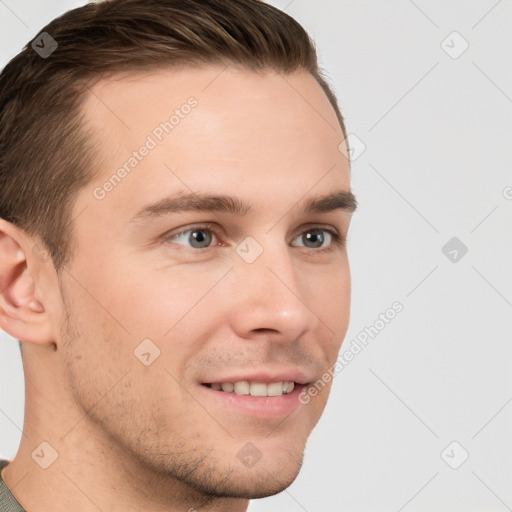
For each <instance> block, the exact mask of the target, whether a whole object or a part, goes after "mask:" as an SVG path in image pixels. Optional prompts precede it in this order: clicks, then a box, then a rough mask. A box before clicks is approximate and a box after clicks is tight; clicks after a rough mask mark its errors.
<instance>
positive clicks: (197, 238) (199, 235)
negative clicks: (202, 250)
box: [191, 230, 208, 245]
mask: <svg viewBox="0 0 512 512" xmlns="http://www.w3.org/2000/svg"><path fill="white" fill-rule="evenodd" d="M204 233H205V231H201V230H198V231H192V233H191V234H192V238H193V241H194V242H198V243H199V244H204V242H205V241H206V242H208V236H205V235H204ZM192 245H193V244H192ZM206 245H208V243H206Z"/></svg>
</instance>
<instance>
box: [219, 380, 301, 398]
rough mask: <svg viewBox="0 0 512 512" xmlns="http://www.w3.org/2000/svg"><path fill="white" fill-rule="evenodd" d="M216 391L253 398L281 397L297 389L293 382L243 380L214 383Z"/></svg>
mask: <svg viewBox="0 0 512 512" xmlns="http://www.w3.org/2000/svg"><path fill="white" fill-rule="evenodd" d="M210 387H211V388H212V389H214V390H215V391H221V390H222V391H224V392H225V393H232V392H234V393H235V394H237V395H251V396H281V395H286V394H288V393H291V392H292V391H293V388H294V387H295V383H294V382H293V381H285V382H271V383H269V384H265V383H264V382H249V381H247V380H241V381H238V382H222V383H219V382H214V383H213V384H211V385H210Z"/></svg>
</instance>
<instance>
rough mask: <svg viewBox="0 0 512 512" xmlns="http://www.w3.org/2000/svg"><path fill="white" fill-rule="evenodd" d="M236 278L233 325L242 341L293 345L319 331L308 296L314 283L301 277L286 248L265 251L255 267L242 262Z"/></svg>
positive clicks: (272, 248) (232, 310)
mask: <svg viewBox="0 0 512 512" xmlns="http://www.w3.org/2000/svg"><path fill="white" fill-rule="evenodd" d="M268 245H269V246H270V244H268ZM232 274H233V275H232V276H231V279H234V280H235V282H234V284H233V288H232V291H233V294H232V302H231V304H230V306H231V307H230V325H231V327H232V329H233V330H234V331H235V332H236V334H237V335H238V336H239V337H241V338H245V339H273V340H276V341H277V340H281V341H288V342H292V341H293V340H296V339H298V338H299V337H301V336H303V335H304V334H305V333H306V332H307V331H314V330H315V329H316V328H317V327H318V325H319V323H320V319H319V317H318V314H319V313H320V312H317V311H314V309H315V307H314V305H310V304H308V302H307V296H306V291H307V288H308V286H309V285H311V286H314V283H313V284H311V283H309V282H308V281H307V280H308V278H307V276H306V275H299V274H298V273H297V268H296V265H295V266H294V263H293V258H292V256H291V255H290V253H289V252H288V250H287V248H286V246H283V245H281V244H279V247H265V248H264V250H263V252H262V253H261V255H260V256H259V257H258V258H257V259H256V260H255V261H253V262H252V263H248V262H246V261H245V260H244V259H243V258H240V259H238V260H237V262H236V265H235V268H234V271H233V272H232Z"/></svg>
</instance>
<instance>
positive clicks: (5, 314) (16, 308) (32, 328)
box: [0, 218, 54, 344]
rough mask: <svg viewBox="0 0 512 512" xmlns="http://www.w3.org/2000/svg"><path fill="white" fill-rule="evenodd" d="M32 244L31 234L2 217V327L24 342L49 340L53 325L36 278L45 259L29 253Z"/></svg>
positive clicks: (45, 342) (42, 342)
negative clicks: (39, 266)
mask: <svg viewBox="0 0 512 512" xmlns="http://www.w3.org/2000/svg"><path fill="white" fill-rule="evenodd" d="M31 247H37V246H36V244H35V243H33V242H31V237H28V235H27V234H26V233H25V232H24V231H23V230H21V229H20V228H18V227H17V226H15V225H14V224H12V223H10V222H7V221H6V220H5V219H1V218H0V328H2V329H3V330H4V331H5V332H7V334H9V335H11V336H12V337H13V338H16V339H17V340H20V341H22V342H28V343H36V344H49V343H53V342H54V337H53V333H52V325H51V322H50V318H49V315H48V312H47V310H46V309H47V308H45V306H44V302H45V301H44V297H41V296H39V295H38V292H39V291H38V290H37V287H36V283H35V282H34V279H33V278H34V275H37V273H38V272H37V271H38V268H37V266H38V265H42V264H43V261H42V260H38V259H37V257H36V252H35V251H34V253H33V256H34V257H27V251H29V250H31V249H30V248H31ZM29 262H30V264H29Z"/></svg>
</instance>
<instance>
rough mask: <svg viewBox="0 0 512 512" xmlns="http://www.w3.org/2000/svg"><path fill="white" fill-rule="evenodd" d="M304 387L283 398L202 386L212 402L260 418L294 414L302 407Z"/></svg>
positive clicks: (298, 385) (296, 386) (297, 386)
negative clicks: (301, 396) (301, 394)
mask: <svg viewBox="0 0 512 512" xmlns="http://www.w3.org/2000/svg"><path fill="white" fill-rule="evenodd" d="M304 387H305V386H303V385H300V384H295V387H294V388H293V391H292V392H291V393H287V394H285V395H281V396H252V395H237V394H236V393H234V392H232V393H226V392H224V391H216V390H215V389H212V388H210V387H208V386H204V385H201V388H202V389H203V391H204V392H206V393H207V395H208V396H209V398H211V399H212V400H218V401H219V402H220V403H222V404H224V405H225V406H226V407H229V408H230V410H231V411H232V410H233V409H235V410H239V411H240V412H242V413H244V414H247V415H249V416H254V417H258V418H262V417H263V418H282V417H284V416H287V415H288V414H290V413H291V412H293V411H294V410H295V409H297V408H298V407H299V406H300V405H301V403H300V402H299V394H300V392H301V391H302V390H303V389H304Z"/></svg>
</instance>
